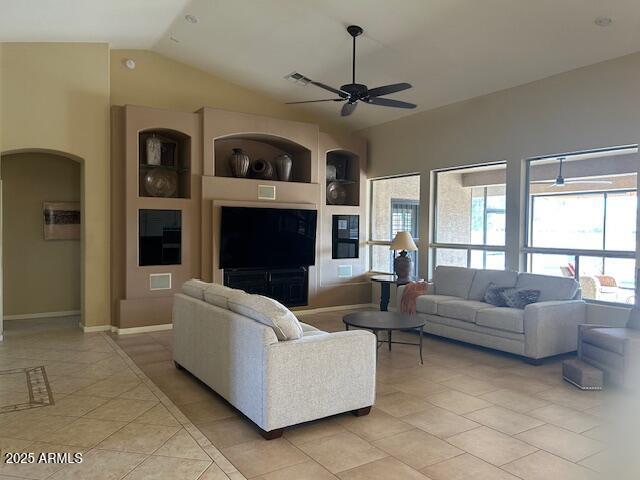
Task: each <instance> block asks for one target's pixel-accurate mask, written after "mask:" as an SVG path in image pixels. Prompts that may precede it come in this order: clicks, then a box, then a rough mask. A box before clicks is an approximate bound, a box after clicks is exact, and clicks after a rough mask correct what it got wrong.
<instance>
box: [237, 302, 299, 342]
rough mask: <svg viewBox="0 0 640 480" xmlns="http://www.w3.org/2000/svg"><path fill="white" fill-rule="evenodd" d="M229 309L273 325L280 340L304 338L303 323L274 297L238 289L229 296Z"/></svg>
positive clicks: (269, 325)
mask: <svg viewBox="0 0 640 480" xmlns="http://www.w3.org/2000/svg"><path fill="white" fill-rule="evenodd" d="M228 301H229V310H231V311H233V312H236V313H239V314H240V315H244V316H245V317H249V318H252V319H253V320H255V321H256V322H260V323H262V324H264V325H267V326H268V327H271V328H272V329H273V331H274V332H275V334H276V337H278V340H281V341H282V340H298V339H299V338H302V333H303V332H302V325H300V322H299V321H298V319H297V318H296V316H295V315H294V314H293V313H291V311H290V310H289V309H288V308H287V307H285V306H284V305H282V304H281V303H280V302H278V301H276V300H274V299H273V298H268V297H263V296H262V295H251V294H249V293H245V292H243V291H241V290H238V292H237V293H233V294H232V295H231V296H230V297H229V300H228Z"/></svg>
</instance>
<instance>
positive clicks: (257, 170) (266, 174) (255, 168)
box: [251, 158, 273, 180]
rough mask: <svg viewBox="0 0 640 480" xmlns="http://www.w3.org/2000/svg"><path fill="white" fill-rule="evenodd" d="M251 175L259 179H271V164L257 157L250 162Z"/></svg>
mask: <svg viewBox="0 0 640 480" xmlns="http://www.w3.org/2000/svg"><path fill="white" fill-rule="evenodd" d="M251 176H252V177H253V178H259V179H261V180H271V179H272V178H273V166H272V165H271V163H270V162H269V161H267V160H263V159H262V158H259V159H257V160H254V161H253V162H251Z"/></svg>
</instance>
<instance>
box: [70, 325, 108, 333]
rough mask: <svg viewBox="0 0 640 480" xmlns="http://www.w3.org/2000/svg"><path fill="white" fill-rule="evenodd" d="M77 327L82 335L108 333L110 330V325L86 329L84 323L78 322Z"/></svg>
mask: <svg viewBox="0 0 640 480" xmlns="http://www.w3.org/2000/svg"><path fill="white" fill-rule="evenodd" d="M78 326H79V327H80V329H81V330H82V331H83V332H84V333H95V332H108V331H110V330H111V325H95V326H89V327H88V326H86V325H85V324H84V323H82V322H78Z"/></svg>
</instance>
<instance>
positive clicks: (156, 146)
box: [145, 135, 162, 165]
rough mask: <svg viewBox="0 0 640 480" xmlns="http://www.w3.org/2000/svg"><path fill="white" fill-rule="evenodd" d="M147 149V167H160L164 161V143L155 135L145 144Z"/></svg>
mask: <svg viewBox="0 0 640 480" xmlns="http://www.w3.org/2000/svg"><path fill="white" fill-rule="evenodd" d="M145 148H146V149H147V165H160V164H161V160H162V142H161V141H160V139H159V138H158V137H156V136H155V135H154V136H152V137H148V138H147V140H146V142H145Z"/></svg>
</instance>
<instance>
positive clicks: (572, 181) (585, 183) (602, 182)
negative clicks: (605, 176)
mask: <svg viewBox="0 0 640 480" xmlns="http://www.w3.org/2000/svg"><path fill="white" fill-rule="evenodd" d="M564 183H572V184H574V185H575V184H584V185H588V184H594V185H611V184H612V183H613V182H612V181H611V180H566V181H565V182H564Z"/></svg>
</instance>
